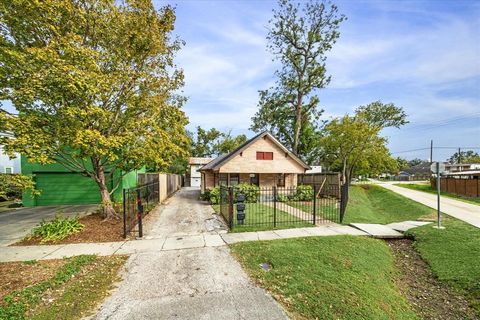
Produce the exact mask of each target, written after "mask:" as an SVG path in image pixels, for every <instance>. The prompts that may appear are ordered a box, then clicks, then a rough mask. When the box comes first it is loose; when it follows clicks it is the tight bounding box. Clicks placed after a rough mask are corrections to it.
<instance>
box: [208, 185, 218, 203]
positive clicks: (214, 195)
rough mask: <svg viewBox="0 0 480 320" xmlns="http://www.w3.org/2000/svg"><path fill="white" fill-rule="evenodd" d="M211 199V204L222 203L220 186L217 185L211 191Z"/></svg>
mask: <svg viewBox="0 0 480 320" xmlns="http://www.w3.org/2000/svg"><path fill="white" fill-rule="evenodd" d="M209 201H210V203H211V204H219V203H220V187H218V186H217V187H215V188H213V189H212V190H210V191H209Z"/></svg>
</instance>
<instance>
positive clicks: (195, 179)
mask: <svg viewBox="0 0 480 320" xmlns="http://www.w3.org/2000/svg"><path fill="white" fill-rule="evenodd" d="M212 160H213V158H200V157H191V158H190V159H188V164H189V165H190V186H191V187H200V184H201V176H202V175H201V173H200V171H198V169H200V168H201V167H202V166H203V165H205V164H207V163H209V162H210V161H212Z"/></svg>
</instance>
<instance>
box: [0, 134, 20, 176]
mask: <svg viewBox="0 0 480 320" xmlns="http://www.w3.org/2000/svg"><path fill="white" fill-rule="evenodd" d="M0 136H1V137H12V135H11V134H9V133H5V132H1V133H0ZM15 156H16V157H15V158H12V159H10V157H9V156H7V155H6V154H5V153H4V151H3V146H2V145H0V173H21V172H22V169H21V168H22V166H21V164H20V154H18V153H16V154H15Z"/></svg>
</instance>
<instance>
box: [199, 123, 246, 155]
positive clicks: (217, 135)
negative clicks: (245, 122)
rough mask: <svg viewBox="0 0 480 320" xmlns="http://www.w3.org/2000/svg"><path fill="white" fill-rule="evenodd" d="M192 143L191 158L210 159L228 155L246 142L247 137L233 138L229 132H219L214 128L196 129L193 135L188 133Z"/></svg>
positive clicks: (242, 135)
mask: <svg viewBox="0 0 480 320" xmlns="http://www.w3.org/2000/svg"><path fill="white" fill-rule="evenodd" d="M190 139H191V141H192V147H191V155H192V157H211V156H218V155H221V154H224V153H229V152H231V151H233V150H234V149H235V148H237V147H238V146H239V145H241V144H242V143H244V142H245V141H247V136H245V135H244V134H240V135H238V136H233V135H232V132H231V131H228V132H221V131H219V130H217V129H215V128H211V129H209V130H205V129H203V128H201V127H197V130H196V132H195V133H190Z"/></svg>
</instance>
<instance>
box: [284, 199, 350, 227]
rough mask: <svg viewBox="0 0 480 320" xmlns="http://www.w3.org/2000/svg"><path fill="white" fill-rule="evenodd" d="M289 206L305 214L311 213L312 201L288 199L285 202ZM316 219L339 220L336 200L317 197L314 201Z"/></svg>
mask: <svg viewBox="0 0 480 320" xmlns="http://www.w3.org/2000/svg"><path fill="white" fill-rule="evenodd" d="M286 204H288V205H289V206H291V207H294V208H298V209H300V210H302V211H303V212H306V213H307V214H312V213H313V201H288V202H286ZM315 205H316V207H315V212H316V220H317V221H318V222H320V221H322V220H328V221H331V222H337V223H339V222H340V209H339V208H338V206H337V205H338V201H337V200H336V199H332V198H318V199H317V201H316V204H315Z"/></svg>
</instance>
